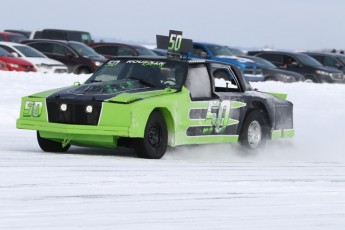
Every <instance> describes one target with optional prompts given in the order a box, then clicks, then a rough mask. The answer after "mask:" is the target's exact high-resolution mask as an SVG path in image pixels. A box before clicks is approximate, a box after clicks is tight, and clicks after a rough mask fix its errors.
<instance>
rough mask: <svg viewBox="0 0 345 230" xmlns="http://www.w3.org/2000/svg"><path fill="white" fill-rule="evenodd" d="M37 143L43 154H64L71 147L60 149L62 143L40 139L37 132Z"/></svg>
mask: <svg viewBox="0 0 345 230" xmlns="http://www.w3.org/2000/svg"><path fill="white" fill-rule="evenodd" d="M37 142H38V145H39V146H40V147H41V149H42V150H43V151H44V152H66V151H67V150H68V149H69V148H70V147H71V145H66V146H65V147H62V143H60V142H56V141H52V140H48V139H45V138H42V137H41V136H40V133H39V131H37Z"/></svg>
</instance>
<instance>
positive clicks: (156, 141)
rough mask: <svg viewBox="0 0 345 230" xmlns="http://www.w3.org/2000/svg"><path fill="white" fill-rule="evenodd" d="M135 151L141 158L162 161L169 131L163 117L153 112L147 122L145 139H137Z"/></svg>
mask: <svg viewBox="0 0 345 230" xmlns="http://www.w3.org/2000/svg"><path fill="white" fill-rule="evenodd" d="M134 144H135V145H134V149H135V152H136V153H137V155H138V156H139V157H141V158H148V159H160V158H162V157H163V156H164V154H165V151H166V149H167V145H168V129H167V126H166V123H165V120H164V118H163V116H162V115H161V114H160V113H159V112H158V111H153V112H152V113H151V115H150V117H149V119H148V121H147V124H146V127H145V132H144V138H138V139H136V141H135V143H134Z"/></svg>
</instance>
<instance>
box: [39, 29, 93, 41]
mask: <svg viewBox="0 0 345 230" xmlns="http://www.w3.org/2000/svg"><path fill="white" fill-rule="evenodd" d="M40 38H41V39H53V40H66V41H77V42H82V43H85V44H89V43H91V42H93V40H92V38H91V35H90V33H89V32H86V31H77V30H58V29H44V30H42V31H41V34H40Z"/></svg>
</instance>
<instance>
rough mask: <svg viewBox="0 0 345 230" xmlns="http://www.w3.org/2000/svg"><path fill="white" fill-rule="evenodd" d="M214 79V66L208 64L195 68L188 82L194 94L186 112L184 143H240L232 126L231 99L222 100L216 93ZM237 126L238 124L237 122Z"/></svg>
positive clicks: (189, 73)
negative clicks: (212, 71) (212, 74)
mask: <svg viewBox="0 0 345 230" xmlns="http://www.w3.org/2000/svg"><path fill="white" fill-rule="evenodd" d="M213 86H214V85H213V80H212V76H210V67H209V66H207V65H206V64H194V65H191V66H190V68H189V71H188V76H187V79H186V82H185V87H186V88H187V89H188V90H189V92H190V107H189V110H188V111H185V113H186V114H185V115H186V117H188V120H187V122H185V123H184V125H185V127H183V128H182V130H185V133H183V134H182V135H180V136H182V137H184V140H183V143H185V144H196V143H224V142H236V141H237V137H235V136H234V135H232V134H233V133H231V130H230V128H229V127H230V125H232V124H233V122H234V121H233V120H232V119H230V109H231V100H230V97H228V98H223V99H221V98H220V97H219V96H218V95H217V94H215V93H214V91H213ZM235 123H236V124H237V123H238V122H237V121H235Z"/></svg>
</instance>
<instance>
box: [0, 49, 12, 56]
mask: <svg viewBox="0 0 345 230" xmlns="http://www.w3.org/2000/svg"><path fill="white" fill-rule="evenodd" d="M0 56H2V57H13V55H12V54H10V53H9V52H7V51H6V50H4V49H3V48H0Z"/></svg>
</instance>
